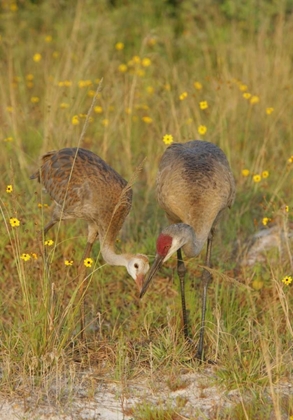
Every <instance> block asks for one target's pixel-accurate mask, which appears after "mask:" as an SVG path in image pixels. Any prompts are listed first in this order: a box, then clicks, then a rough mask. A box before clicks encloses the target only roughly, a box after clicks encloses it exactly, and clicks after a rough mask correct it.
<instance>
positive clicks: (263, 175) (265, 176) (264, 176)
mask: <svg viewBox="0 0 293 420" xmlns="http://www.w3.org/2000/svg"><path fill="white" fill-rule="evenodd" d="M269 174H270V173H269V171H263V172H262V174H261V176H262V178H268V176H269Z"/></svg>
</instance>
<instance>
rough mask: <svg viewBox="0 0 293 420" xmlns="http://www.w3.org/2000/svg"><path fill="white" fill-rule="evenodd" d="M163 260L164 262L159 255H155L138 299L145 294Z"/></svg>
mask: <svg viewBox="0 0 293 420" xmlns="http://www.w3.org/2000/svg"><path fill="white" fill-rule="evenodd" d="M163 260H164V257H162V256H161V255H156V258H155V261H154V262H153V265H152V266H151V268H150V271H149V273H148V276H147V278H146V280H145V282H144V284H143V286H142V289H141V292H140V295H139V297H140V298H142V297H143V295H144V294H145V292H146V291H147V289H148V287H149V285H150V282H151V280H152V278H153V277H154V275H155V274H156V272H157V270H158V269H159V268H160V267H161V265H162V262H163Z"/></svg>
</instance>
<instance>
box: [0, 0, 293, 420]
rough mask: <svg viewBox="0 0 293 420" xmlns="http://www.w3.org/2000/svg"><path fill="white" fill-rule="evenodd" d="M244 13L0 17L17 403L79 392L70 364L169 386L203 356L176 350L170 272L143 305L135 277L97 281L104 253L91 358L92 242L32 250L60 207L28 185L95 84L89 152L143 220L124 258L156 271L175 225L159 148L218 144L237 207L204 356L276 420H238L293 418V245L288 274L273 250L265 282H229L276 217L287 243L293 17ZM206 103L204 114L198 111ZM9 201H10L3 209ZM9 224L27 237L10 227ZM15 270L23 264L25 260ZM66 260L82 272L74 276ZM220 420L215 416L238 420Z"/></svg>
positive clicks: (220, 236) (50, 10)
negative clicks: (126, 185)
mask: <svg viewBox="0 0 293 420" xmlns="http://www.w3.org/2000/svg"><path fill="white" fill-rule="evenodd" d="M249 5H250V7H244V5H242V6H240V5H238V6H237V5H235V6H232V3H231V2H228V1H221V2H215V1H213V0H210V1H208V2H198V1H195V2H192V1H188V0H186V1H184V2H173V1H148V2H142V3H140V2H139V3H137V2H134V1H133V2H132V1H129V2H120V1H117V2H106V1H99V2H94V1H91V0H86V1H73V2H70V4H67V3H66V2H65V3H64V2H58V1H50V2H46V1H43V2H42V1H39V2H33V1H19V2H13V1H8V0H7V1H4V0H3V1H2V2H1V30H0V58H1V61H0V92H1V93H0V94H1V108H0V122H1V124H0V141H1V142H2V153H1V155H0V163H1V168H2V177H1V182H0V188H1V215H2V223H1V227H0V229H1V248H0V255H1V260H0V264H1V273H2V274H1V279H0V287H1V297H0V299H1V321H0V322H1V330H2V334H1V348H2V351H1V356H0V360H1V365H2V390H3V391H11V392H15V391H16V392H18V393H20V392H24V390H25V389H27V387H29V388H33V387H35V386H36V381H37V380H38V383H39V386H40V389H41V390H42V389H43V391H40V392H45V391H44V389H45V388H46V387H47V386H49V385H48V384H49V383H51V382H50V380H51V379H48V378H50V375H52V378H53V377H55V378H56V377H58V378H60V381H61V378H62V377H63V376H62V375H65V376H67V375H69V376H70V378H71V379H72V381H73V382H74V380H75V377H76V376H75V375H76V369H78V367H77V366H79V365H78V364H77V363H81V364H82V366H85V367H89V366H92V364H95V365H96V366H97V367H98V368H99V369H100V370H101V372H103V373H105V371H106V373H107V374H109V372H111V375H113V376H112V377H113V378H115V379H120V380H122V381H127V380H128V379H129V378H133V377H135V376H137V375H139V372H141V371H142V370H143V369H144V370H145V371H146V372H147V373H148V374H149V375H150V376H151V377H152V375H153V372H154V371H160V372H161V371H163V372H165V374H166V375H167V376H168V374H169V373H170V370H171V371H172V374H174V372H175V374H176V372H177V371H178V369H179V368H180V366H182V363H185V361H186V360H189V359H190V358H191V357H192V356H193V355H194V352H195V349H194V347H192V346H191V347H190V346H188V345H187V344H186V343H184V341H183V339H182V334H181V327H182V325H181V319H180V315H179V314H180V299H179V296H178V291H177V285H176V284H177V283H176V275H175V266H176V262H175V259H174V260H171V261H170V262H169V263H168V264H167V265H166V266H165V267H164V268H163V269H162V271H161V273H160V276H161V280H156V281H155V282H154V284H153V286H152V288H151V289H150V291H149V292H148V295H147V296H146V297H145V298H144V299H143V300H142V301H141V302H140V301H139V299H138V296H137V292H136V290H135V286H134V284H133V283H132V281H131V280H129V278H128V277H127V274H126V272H125V271H124V270H123V269H120V268H114V267H108V266H105V265H104V263H103V261H102V260H101V259H100V258H99V257H98V255H99V245H98V243H97V244H95V246H94V250H93V253H94V257H95V258H96V257H98V258H97V265H96V268H95V270H94V272H91V271H90V270H89V276H92V281H91V282H90V283H89V284H88V290H87V294H86V306H85V308H86V319H87V323H88V329H87V340H88V342H87V346H86V347H87V352H85V351H84V347H83V346H82V345H81V344H80V342H79V330H78V322H79V321H78V318H79V312H78V301H77V299H76V297H77V292H78V285H77V284H76V282H75V280H74V279H75V278H76V271H77V265H78V262H79V259H80V258H81V255H82V249H83V247H84V243H85V238H86V226H85V224H84V223H83V222H82V221H78V222H76V223H70V224H69V223H68V224H65V223H64V224H61V225H60V229H59V231H58V236H56V235H57V231H53V230H52V231H50V234H49V237H50V238H51V239H52V240H54V241H55V243H54V246H53V247H52V248H51V247H44V245H43V244H42V245H41V247H40V244H39V231H40V230H41V229H42V226H43V225H44V223H46V221H48V219H49V217H50V216H49V212H50V209H49V207H47V205H50V199H49V197H48V196H47V195H46V194H44V193H43V192H42V190H41V187H40V186H39V185H36V184H35V183H33V182H32V181H30V180H29V175H30V174H31V173H32V172H34V171H35V170H36V168H37V166H38V161H39V157H40V155H42V154H43V153H45V152H46V151H48V150H52V149H58V148H62V147H67V146H77V145H78V144H79V139H80V138H81V133H82V130H83V127H84V123H85V121H86V115H87V113H88V111H89V109H90V107H91V104H92V100H93V96H94V95H95V92H96V89H97V87H98V85H99V82H100V80H101V79H102V78H103V88H102V91H101V92H99V93H98V96H97V99H96V103H95V105H94V109H93V112H92V113H91V115H90V119H89V124H88V126H87V127H86V130H85V135H84V136H82V142H81V144H80V146H82V147H85V148H89V149H91V150H92V151H93V152H95V153H97V154H99V155H100V156H101V157H102V158H103V159H105V160H106V161H107V162H108V163H109V164H110V165H112V166H113V167H114V168H115V169H116V170H117V171H118V172H119V173H121V175H122V176H123V177H125V178H126V179H128V180H132V179H135V183H134V186H133V189H134V199H133V209H132V212H131V214H130V216H129V218H128V220H127V222H126V223H125V226H124V228H123V231H122V232H121V237H120V238H119V239H118V240H117V249H118V250H119V249H121V250H122V249H123V250H129V251H139V252H143V253H147V254H149V256H150V258H151V259H152V257H153V255H154V244H155V238H156V235H157V233H158V232H159V229H160V228H161V227H162V226H164V225H165V224H166V220H165V218H164V215H163V213H162V212H161V211H160V210H159V209H158V206H157V204H156V201H155V195H154V187H155V176H156V171H157V167H158V161H159V159H160V156H161V155H162V153H163V151H164V149H165V147H166V145H165V144H164V142H163V141H162V138H163V136H164V135H165V134H172V136H173V138H174V141H178V142H184V141H187V140H190V139H195V138H201V139H203V140H209V141H211V142H214V143H216V144H218V145H219V146H220V147H221V148H222V149H223V150H224V152H225V153H226V154H227V156H228V159H229V161H230V163H231V167H232V170H233V173H234V175H235V178H236V182H237V198H236V202H235V205H234V206H233V209H232V210H231V211H230V212H227V213H226V214H225V215H224V217H223V219H222V221H221V223H220V226H219V228H218V232H217V238H216V241H215V247H214V255H213V264H214V267H215V269H214V279H215V280H214V282H213V284H212V285H211V287H210V290H209V301H208V311H207V312H208V314H207V341H206V348H207V353H208V356H209V357H210V358H211V359H213V358H216V359H217V360H218V365H217V377H218V379H219V381H220V382H221V383H222V384H223V385H224V386H225V387H226V388H227V389H234V388H238V389H240V390H241V392H243V398H244V397H245V395H246V394H245V392H247V391H248V390H253V392H254V396H255V395H259V396H262V395H264V392H267V390H269V391H268V392H269V395H270V398H269V403H268V405H269V409H268V410H267V408H266V409H265V408H264V406H265V404H263V403H262V399H261V398H259V399H258V400H257V401H254V400H253V397H252V394H251V396H250V397H251V398H252V399H250V400H249V401H250V403H249V404H248V403H247V404H244V403H243V404H242V405H241V404H240V405H239V406H237V407H236V408H235V413H236V414H235V416H236V417H237V418H252V416H256V418H262V419H263V418H269V415H271V413H272V412H273V413H274V416H275V417H274V418H276V419H281V415H282V413H284V412H286V413H287V414H291V415H292V414H293V408H292V404H293V402H292V398H291V399H288V401H287V402H286V403H284V402H282V401H281V400H280V396H279V395H278V394H277V393H276V391H275V388H274V386H275V384H276V383H277V382H278V381H282V380H284V379H286V378H287V379H288V378H291V377H292V335H293V334H292V303H293V302H292V287H291V286H290V285H289V286H286V285H285V284H283V283H282V281H281V280H282V278H283V277H284V276H286V275H288V276H289V275H292V274H293V273H292V271H293V267H292V252H291V243H290V240H289V239H288V237H287V242H286V252H285V253H284V255H283V256H282V258H281V256H279V255H277V256H276V255H275V254H276V252H277V251H276V252H275V251H274V250H273V251H271V253H269V254H267V255H266V259H265V263H263V264H262V265H261V266H256V267H243V268H241V270H238V271H237V275H236V274H235V273H236V271H234V268H235V265H236V263H237V261H235V259H234V257H233V255H235V252H234V251H235V247H236V243H238V247H239V248H240V249H242V247H244V244H245V242H246V240H247V238H248V237H249V235H251V234H253V233H255V232H256V231H257V230H258V229H260V228H264V229H266V228H267V226H263V225H262V220H263V218H264V217H267V218H269V219H272V221H274V218H275V217H276V216H278V215H279V214H281V217H283V218H285V219H284V220H285V226H287V228H288V226H289V228H290V223H292V208H293V199H292V187H293V185H292V168H293V163H292V162H291V160H292V161H293V158H291V156H292V155H293V132H292V131H293V130H292V86H293V79H292V44H293V35H292V34H293V31H292V29H293V15H292V10H291V8H292V4H291V2H290V1H287V2H286V1H281V2H277V3H273V2H269V1H265V0H262V1H261V2H254V1H251V2H249ZM260 10H261V11H262V12H261V13H260ZM119 43H120V44H119ZM183 93H185V94H184V95H182V94H183ZM201 101H207V103H208V107H207V108H206V109H201V107H200V102H201ZM199 126H205V127H206V129H207V131H206V133H205V134H201V135H200V134H199V132H198V128H199ZM141 164H142V170H141V171H137V168H138V167H140V165H141ZM244 169H247V170H248V171H249V173H248V171H247V172H246V173H245V172H242V171H243V170H244ZM244 175H247V176H244ZM255 175H257V176H258V177H256V178H255ZM133 177H134V178H133ZM256 180H258V181H259V182H256ZM7 185H11V186H12V187H13V191H12V192H6V187H7ZM285 206H287V207H285ZM284 208H286V210H288V211H286V210H284ZM278 217H279V216H278ZM10 218H16V219H17V220H19V221H20V225H19V226H15V227H13V226H11V224H10ZM291 228H292V227H291ZM223 245H224V246H223ZM45 248H46V249H45ZM53 248H54V252H53V251H52V249H53ZM51 252H53V253H52V254H51V257H50V253H51ZM233 252H234V253H233ZM23 254H28V255H29V256H30V259H29V260H28V261H25V260H24V259H23V258H22V257H23ZM66 259H69V260H73V261H74V264H73V266H66V265H65V264H64V261H65V260H66ZM202 261H203V260H202V256H200V257H199V258H198V259H197V260H196V261H189V262H188V270H189V277H190V279H191V282H190V285H189V290H188V307H189V308H190V320H191V330H192V334H193V336H194V340H195V342H196V340H197V338H198V332H199V330H198V329H199V317H200V310H199V307H200V287H199V283H198V281H197V280H194V281H192V279H196V278H199V276H200V270H199V266H200V265H201V264H202ZM173 277H174V284H173ZM162 297H163V299H162ZM68 366H70V369H68ZM188 366H189V369H191V370H193V369H198V368H200V367H199V366H197V364H196V363H193V364H192V363H191V364H189V365H188ZM166 367H167V369H166ZM168 371H169V373H168ZM49 372H50V373H49ZM70 372H74V373H72V374H71V373H70ZM54 375H55V376H54ZM20 377H22V380H21V381H20V379H19V378H20ZM37 378H38V379H37ZM52 381H53V379H52ZM42 387H43V388H42ZM265 390H266V391H265ZM58 398H59V396H58V395H57V394H56V399H58ZM60 398H61V397H60ZM257 413H262V415H261V416H259V417H257V415H258V414H257ZM222 415H223V416H224V414H221V413H218V414H217V416H218V418H236V417H235V416H234V417H233V415H234V414H231V417H229V416H228V417H221V416H222ZM241 416H242V417H241ZM138 418H140V417H139V414H138ZM150 418H151V417H150ZM156 418H159V417H156ZM170 418H171V417H170Z"/></svg>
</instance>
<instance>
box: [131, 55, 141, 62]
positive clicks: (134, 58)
mask: <svg viewBox="0 0 293 420" xmlns="http://www.w3.org/2000/svg"><path fill="white" fill-rule="evenodd" d="M132 61H133V63H134V64H139V63H140V57H139V56H138V55H135V56H133V57H132Z"/></svg>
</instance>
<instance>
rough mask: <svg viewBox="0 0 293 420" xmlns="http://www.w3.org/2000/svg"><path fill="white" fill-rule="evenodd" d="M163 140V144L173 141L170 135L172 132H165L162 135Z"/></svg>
mask: <svg viewBox="0 0 293 420" xmlns="http://www.w3.org/2000/svg"><path fill="white" fill-rule="evenodd" d="M163 142H164V143H165V144H171V143H173V136H172V134H165V135H164V137H163Z"/></svg>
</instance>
